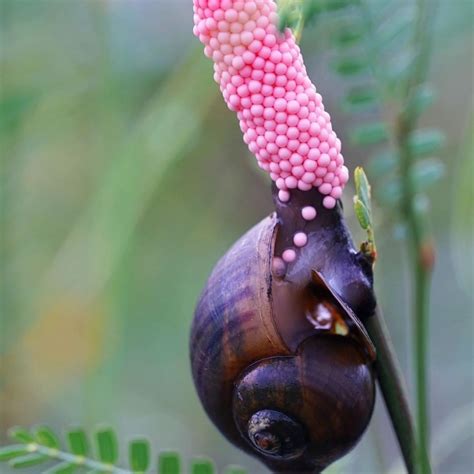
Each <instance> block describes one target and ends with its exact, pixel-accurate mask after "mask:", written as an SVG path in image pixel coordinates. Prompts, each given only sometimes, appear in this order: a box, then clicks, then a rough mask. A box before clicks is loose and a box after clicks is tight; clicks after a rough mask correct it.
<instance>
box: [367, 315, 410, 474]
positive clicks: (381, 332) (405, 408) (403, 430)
mask: <svg viewBox="0 0 474 474" xmlns="http://www.w3.org/2000/svg"><path fill="white" fill-rule="evenodd" d="M366 328H367V331H368V333H369V335H370V337H371V339H372V341H373V343H374V344H375V347H376V349H377V360H376V362H375V369H376V371H377V379H378V383H379V386H380V390H381V391H382V395H383V397H384V400H385V405H386V406H387V410H388V412H389V415H390V419H391V421H392V425H393V429H394V430H395V435H396V436H397V439H398V443H399V445H400V449H401V451H402V455H403V460H404V461H405V466H406V468H407V471H408V473H409V474H412V473H414V472H415V466H416V438H415V429H414V423H413V415H412V413H411V410H410V405H409V402H408V395H407V390H406V387H405V382H404V379H403V375H402V372H401V369H400V365H399V363H398V359H397V355H396V353H395V350H394V348H393V344H392V341H391V339H390V335H389V332H388V329H387V326H386V324H385V321H384V318H383V315H382V312H381V310H380V308H377V310H376V312H375V314H374V315H373V317H372V318H369V320H368V322H367V323H366Z"/></svg>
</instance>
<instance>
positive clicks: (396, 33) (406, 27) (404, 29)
mask: <svg viewBox="0 0 474 474" xmlns="http://www.w3.org/2000/svg"><path fill="white" fill-rule="evenodd" d="M412 25H413V9H404V10H401V11H399V12H398V14H397V15H391V16H390V17H389V18H388V20H387V21H385V22H383V23H382V24H381V25H380V27H379V31H378V32H377V38H378V40H379V41H378V48H379V49H380V50H381V49H384V48H390V47H392V46H394V45H395V46H397V47H398V48H399V47H400V44H401V43H402V42H403V40H404V39H407V38H408V33H410V31H411V27H412Z"/></svg>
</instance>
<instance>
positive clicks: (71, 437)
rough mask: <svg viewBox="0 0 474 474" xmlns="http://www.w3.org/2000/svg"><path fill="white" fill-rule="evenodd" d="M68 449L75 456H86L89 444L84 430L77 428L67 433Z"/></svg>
mask: <svg viewBox="0 0 474 474" xmlns="http://www.w3.org/2000/svg"><path fill="white" fill-rule="evenodd" d="M67 440H68V445H69V450H70V451H71V453H73V454H75V455H76V456H87V453H88V452H89V444H88V442H87V436H86V433H85V432H84V430H82V429H80V428H77V429H74V430H70V431H68V433H67Z"/></svg>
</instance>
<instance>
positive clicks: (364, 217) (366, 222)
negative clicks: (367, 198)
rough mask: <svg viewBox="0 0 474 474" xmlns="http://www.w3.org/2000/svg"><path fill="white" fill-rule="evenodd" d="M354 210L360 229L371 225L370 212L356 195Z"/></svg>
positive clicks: (365, 228)
mask: <svg viewBox="0 0 474 474" xmlns="http://www.w3.org/2000/svg"><path fill="white" fill-rule="evenodd" d="M354 211H355V215H356V217H357V220H358V221H359V224H360V226H361V227H362V229H364V230H367V229H368V228H369V227H371V218H370V212H369V210H368V209H367V207H366V206H364V203H363V202H362V201H361V200H360V199H359V198H358V197H357V196H354Z"/></svg>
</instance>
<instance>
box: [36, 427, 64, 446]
mask: <svg viewBox="0 0 474 474" xmlns="http://www.w3.org/2000/svg"><path fill="white" fill-rule="evenodd" d="M33 434H34V437H35V440H36V442H37V443H38V444H41V445H42V446H46V447H48V448H53V449H58V448H59V440H58V438H57V436H56V435H55V434H54V433H53V432H52V430H51V429H50V428H48V427H47V426H38V427H36V428H35V429H34V431H33Z"/></svg>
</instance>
